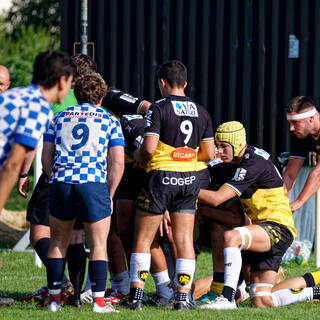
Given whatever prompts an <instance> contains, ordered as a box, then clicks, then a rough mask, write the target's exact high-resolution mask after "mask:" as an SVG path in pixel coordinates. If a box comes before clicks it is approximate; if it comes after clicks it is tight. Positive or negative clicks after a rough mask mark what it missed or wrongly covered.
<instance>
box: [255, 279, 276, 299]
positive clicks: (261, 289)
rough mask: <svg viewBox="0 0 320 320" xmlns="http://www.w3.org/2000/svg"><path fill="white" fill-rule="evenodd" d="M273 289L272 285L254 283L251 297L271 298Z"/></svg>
mask: <svg viewBox="0 0 320 320" xmlns="http://www.w3.org/2000/svg"><path fill="white" fill-rule="evenodd" d="M272 288H273V284H271V283H252V284H251V285H250V297H251V298H255V297H265V296H271V289H272ZM257 289H258V290H257Z"/></svg>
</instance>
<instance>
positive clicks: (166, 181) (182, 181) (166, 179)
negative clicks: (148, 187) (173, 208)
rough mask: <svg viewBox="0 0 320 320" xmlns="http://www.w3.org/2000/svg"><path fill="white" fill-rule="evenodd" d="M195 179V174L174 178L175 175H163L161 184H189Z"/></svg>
mask: <svg viewBox="0 0 320 320" xmlns="http://www.w3.org/2000/svg"><path fill="white" fill-rule="evenodd" d="M195 180H196V176H190V177H186V178H176V177H171V178H169V177H164V178H162V184H165V185H168V184H171V185H172V186H177V185H178V186H184V185H190V184H192V183H193V181H195Z"/></svg>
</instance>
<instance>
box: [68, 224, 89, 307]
mask: <svg viewBox="0 0 320 320" xmlns="http://www.w3.org/2000/svg"><path fill="white" fill-rule="evenodd" d="M66 259H67V262H68V270H69V277H70V281H71V283H72V285H73V288H74V294H73V295H71V296H70V297H69V298H68V300H67V302H66V304H67V305H71V306H74V307H77V308H79V307H81V302H80V292H81V289H82V284H83V280H84V275H85V271H86V259H87V258H86V252H85V249H84V246H83V223H82V222H81V221H78V220H76V222H75V226H74V227H73V231H72V234H71V239H70V244H69V246H68V249H67V254H66Z"/></svg>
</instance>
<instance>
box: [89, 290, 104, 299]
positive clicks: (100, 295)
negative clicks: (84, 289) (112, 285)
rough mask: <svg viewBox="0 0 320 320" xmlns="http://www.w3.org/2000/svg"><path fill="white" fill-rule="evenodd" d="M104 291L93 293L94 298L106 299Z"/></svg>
mask: <svg viewBox="0 0 320 320" xmlns="http://www.w3.org/2000/svg"><path fill="white" fill-rule="evenodd" d="M104 294H105V292H104V291H92V298H99V297H104Z"/></svg>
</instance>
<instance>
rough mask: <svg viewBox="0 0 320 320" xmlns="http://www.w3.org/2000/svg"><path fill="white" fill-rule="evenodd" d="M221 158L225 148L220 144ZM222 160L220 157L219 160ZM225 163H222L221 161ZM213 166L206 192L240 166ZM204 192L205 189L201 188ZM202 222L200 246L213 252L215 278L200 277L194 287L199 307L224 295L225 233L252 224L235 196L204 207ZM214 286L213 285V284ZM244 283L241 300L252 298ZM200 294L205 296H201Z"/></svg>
mask: <svg viewBox="0 0 320 320" xmlns="http://www.w3.org/2000/svg"><path fill="white" fill-rule="evenodd" d="M217 151H218V156H220V154H221V148H220V146H219V145H217ZM218 159H220V158H218ZM221 161H222V160H221ZM213 163H214V164H213V165H212V166H210V167H209V171H210V175H211V183H210V186H209V187H208V188H206V189H208V190H213V191H216V190H218V189H219V187H220V186H222V185H223V184H224V183H225V182H226V181H228V180H229V179H231V178H232V177H233V176H234V173H235V168H236V165H235V164H234V163H232V162H229V163H228V162H225V163H223V162H222V163H216V161H214V162H213ZM201 189H202V188H201ZM197 222H198V223H199V238H198V240H197V243H198V244H200V245H204V246H206V247H208V248H210V249H211V250H212V263H213V277H212V276H211V277H205V278H200V279H197V280H196V281H195V283H194V284H193V296H194V298H195V299H197V300H196V302H197V304H198V305H203V304H207V303H210V302H211V301H212V300H214V299H216V297H217V296H219V295H221V293H222V289H223V282H224V256H223V241H221V239H222V238H223V233H224V232H225V231H227V230H230V229H232V228H234V227H238V226H243V225H246V224H250V221H249V219H248V217H247V216H246V214H245V213H244V212H243V209H242V207H241V204H240V201H239V199H237V197H234V198H233V199H230V200H229V201H227V202H226V203H224V204H222V205H220V206H219V207H211V206H205V205H201V206H199V208H198V210H197ZM210 283H211V284H210ZM239 283H241V286H240V288H239V289H240V290H241V291H242V292H241V298H242V299H245V298H247V297H248V295H247V293H246V291H245V283H243V281H241V280H240V281H239ZM200 293H202V294H201V297H200V295H199V294H200Z"/></svg>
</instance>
